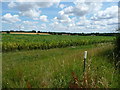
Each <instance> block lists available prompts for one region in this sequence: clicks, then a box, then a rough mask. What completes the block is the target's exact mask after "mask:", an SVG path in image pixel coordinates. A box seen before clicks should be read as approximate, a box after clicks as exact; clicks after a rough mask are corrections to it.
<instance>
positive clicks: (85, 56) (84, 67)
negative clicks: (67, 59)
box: [83, 51, 87, 72]
mask: <svg viewBox="0 0 120 90" xmlns="http://www.w3.org/2000/svg"><path fill="white" fill-rule="evenodd" d="M86 59H87V51H85V52H84V66H83V72H85V69H86Z"/></svg>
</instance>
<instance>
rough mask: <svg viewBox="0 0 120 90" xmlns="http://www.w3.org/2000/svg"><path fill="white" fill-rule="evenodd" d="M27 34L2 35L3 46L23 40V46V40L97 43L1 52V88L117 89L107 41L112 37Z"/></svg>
mask: <svg viewBox="0 0 120 90" xmlns="http://www.w3.org/2000/svg"><path fill="white" fill-rule="evenodd" d="M13 36H14V37H13ZM30 37H31V35H3V45H4V43H10V44H12V45H13V43H15V42H16V43H20V44H21V42H23V44H22V45H23V46H24V44H25V42H26V43H30V42H31V43H32V42H33V43H37V42H40V43H41V42H43V41H45V42H47V41H48V42H51V41H53V42H57V41H61V42H62V41H64V40H65V41H67V40H72V41H76V40H77V41H78V42H80V41H81V40H84V41H87V40H91V39H92V40H91V41H93V42H94V41H95V42H99V43H98V44H93V43H89V44H85V45H84V44H77V45H72V46H69V47H62V48H60V47H59V48H57V47H55V48H53V49H47V50H39V49H37V50H22V51H14V52H13V51H12V50H11V51H12V52H11V51H9V52H4V53H3V54H2V62H3V64H2V66H3V67H2V69H3V72H2V75H3V78H2V81H3V82H2V87H3V88H68V87H79V88H103V87H104V88H119V77H120V76H119V74H118V71H117V70H116V69H115V67H114V63H113V60H114V53H113V48H114V46H113V44H111V43H110V42H111V41H113V39H114V37H93V36H87V37H81V36H34V35H33V38H32V37H31V38H30ZM34 37H35V38H36V37H39V38H40V39H38V38H37V39H35V38H34ZM60 37H61V38H60ZM79 40H80V41H79ZM101 40H102V42H101ZM103 41H104V42H107V43H103ZM89 42H90V41H89ZM87 43H88V41H87ZM32 45H34V44H32ZM63 45H64V44H63ZM23 49H24V48H23ZM86 50H87V51H88V58H87V66H86V72H85V73H83V56H84V51H86Z"/></svg>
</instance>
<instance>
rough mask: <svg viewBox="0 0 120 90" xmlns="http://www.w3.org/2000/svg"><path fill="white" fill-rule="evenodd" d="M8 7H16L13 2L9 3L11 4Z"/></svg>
mask: <svg viewBox="0 0 120 90" xmlns="http://www.w3.org/2000/svg"><path fill="white" fill-rule="evenodd" d="M8 7H10V8H13V7H16V3H14V2H12V1H11V2H10V3H9V4H8Z"/></svg>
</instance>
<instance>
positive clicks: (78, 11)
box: [60, 1, 102, 16]
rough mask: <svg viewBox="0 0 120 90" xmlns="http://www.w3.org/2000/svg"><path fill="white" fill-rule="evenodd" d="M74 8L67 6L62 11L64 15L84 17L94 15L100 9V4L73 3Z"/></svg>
mask: <svg viewBox="0 0 120 90" xmlns="http://www.w3.org/2000/svg"><path fill="white" fill-rule="evenodd" d="M74 4H75V6H74V7H73V6H69V7H66V8H64V9H63V10H62V11H60V12H63V13H64V14H67V15H76V16H84V15H86V14H88V13H95V12H97V11H98V10H100V9H101V7H102V3H97V2H85V1H83V2H78V1H75V2H74Z"/></svg>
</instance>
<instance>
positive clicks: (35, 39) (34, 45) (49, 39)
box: [2, 34, 115, 51]
mask: <svg viewBox="0 0 120 90" xmlns="http://www.w3.org/2000/svg"><path fill="white" fill-rule="evenodd" d="M114 39H115V37H109V36H108V37H106V36H67V35H48V36H46V35H20V34H19V35H17V34H15V35H13V34H3V35H2V51H16V50H31V49H41V50H43V49H50V48H63V47H68V46H80V45H90V44H96V43H104V42H112V41H113V40H114Z"/></svg>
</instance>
